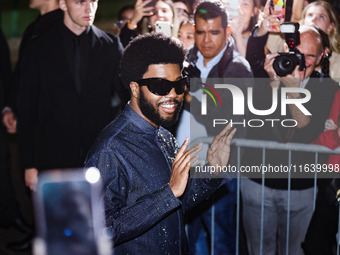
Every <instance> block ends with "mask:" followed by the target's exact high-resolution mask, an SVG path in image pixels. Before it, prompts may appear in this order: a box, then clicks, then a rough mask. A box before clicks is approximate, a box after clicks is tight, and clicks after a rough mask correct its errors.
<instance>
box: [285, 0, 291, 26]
mask: <svg viewBox="0 0 340 255" xmlns="http://www.w3.org/2000/svg"><path fill="white" fill-rule="evenodd" d="M292 11H293V0H286V9H285V22H290V19H291V18H292Z"/></svg>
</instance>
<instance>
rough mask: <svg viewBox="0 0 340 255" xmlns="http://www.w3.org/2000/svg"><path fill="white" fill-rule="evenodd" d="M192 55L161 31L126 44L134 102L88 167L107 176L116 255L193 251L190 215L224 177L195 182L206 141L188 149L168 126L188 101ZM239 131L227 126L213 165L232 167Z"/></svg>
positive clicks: (103, 137)
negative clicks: (186, 72) (193, 172)
mask: <svg viewBox="0 0 340 255" xmlns="http://www.w3.org/2000/svg"><path fill="white" fill-rule="evenodd" d="M185 53H186V52H185V50H184V48H183V46H182V44H180V43H179V42H178V41H177V40H174V39H172V38H170V37H166V36H164V35H162V34H157V33H155V34H154V33H151V34H147V35H144V36H140V37H137V38H135V39H134V40H133V41H132V42H131V43H130V44H129V45H128V46H127V48H126V50H125V52H124V56H123V59H122V63H121V78H122V80H123V83H124V85H125V86H126V87H127V88H129V89H130V94H131V100H130V102H129V104H128V105H126V107H125V110H124V111H123V113H122V114H121V115H120V116H119V117H118V118H116V119H115V120H114V121H113V122H111V123H110V124H109V125H108V126H107V127H106V128H105V129H104V130H103V131H102V133H101V134H100V135H99V137H98V138H97V140H96V143H95V144H94V146H93V147H92V149H91V150H90V152H89V155H88V158H87V162H86V166H87V167H92V166H95V167H97V168H98V169H99V170H100V171H101V174H102V178H103V183H104V188H105V207H106V220H107V226H108V229H109V230H110V231H111V233H112V235H113V243H114V249H115V253H116V254H149V255H150V254H151V255H152V254H157V255H158V254H187V252H188V246H187V241H186V235H185V228H184V213H185V211H187V210H189V209H190V208H192V207H193V206H195V205H196V204H197V203H199V202H200V201H202V200H204V199H207V198H208V197H209V196H210V195H211V194H212V193H213V192H214V191H215V190H216V189H217V188H218V186H219V185H220V184H221V183H222V181H223V179H221V178H212V179H198V178H195V179H189V180H188V177H189V169H190V165H191V163H193V162H194V161H196V160H197V157H196V154H197V153H198V152H199V151H200V150H201V148H202V145H201V144H198V145H196V146H193V147H192V148H191V149H190V150H186V147H187V145H188V141H189V139H186V141H185V142H184V143H183V145H182V147H181V148H178V145H177V142H176V140H175V138H174V137H173V136H172V135H171V133H170V132H169V131H168V130H166V129H165V128H163V127H169V126H171V125H173V124H174V123H175V122H176V120H177V118H178V113H179V111H180V109H181V106H182V101H183V96H184V90H185V87H186V80H185V78H183V77H182V75H181V69H182V67H183V66H182V65H183V61H184V57H185ZM234 133H235V130H234V131H231V132H230V126H227V127H226V128H225V129H224V130H223V131H222V132H221V133H220V134H219V135H217V136H216V138H215V140H214V141H213V142H212V145H211V147H210V149H209V151H208V155H207V159H208V162H209V164H210V166H217V165H219V166H224V165H226V164H227V162H228V159H229V152H230V142H231V139H232V137H233V135H234ZM216 177H219V176H216Z"/></svg>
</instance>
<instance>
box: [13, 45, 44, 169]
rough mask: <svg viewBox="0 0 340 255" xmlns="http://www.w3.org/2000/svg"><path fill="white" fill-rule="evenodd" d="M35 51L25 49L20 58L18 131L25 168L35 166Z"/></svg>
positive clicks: (37, 102) (36, 64)
mask: <svg viewBox="0 0 340 255" xmlns="http://www.w3.org/2000/svg"><path fill="white" fill-rule="evenodd" d="M36 54H37V52H35V51H33V50H30V51H27V54H25V57H23V59H22V66H23V67H24V68H22V71H21V78H20V84H19V92H18V93H19V95H18V96H19V105H18V114H19V122H18V132H19V149H20V155H21V157H22V158H21V162H22V164H23V167H24V168H25V169H27V168H36V167H37V165H36V161H35V159H36V156H35V155H36V139H37V138H36V130H37V125H38V106H39V87H40V78H39V77H40V76H39V68H38V62H37V59H36Z"/></svg>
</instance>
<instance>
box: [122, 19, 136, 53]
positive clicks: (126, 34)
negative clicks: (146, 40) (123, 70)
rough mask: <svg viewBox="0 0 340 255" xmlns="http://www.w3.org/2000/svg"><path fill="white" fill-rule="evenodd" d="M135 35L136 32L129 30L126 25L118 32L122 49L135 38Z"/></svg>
mask: <svg viewBox="0 0 340 255" xmlns="http://www.w3.org/2000/svg"><path fill="white" fill-rule="evenodd" d="M136 35H137V30H135V29H134V30H131V29H129V28H128V27H127V24H125V26H124V27H123V28H122V30H121V31H120V35H119V37H120V40H121V42H122V44H123V46H124V48H125V47H126V46H127V45H128V44H129V42H131V41H132V40H133V38H135V37H136Z"/></svg>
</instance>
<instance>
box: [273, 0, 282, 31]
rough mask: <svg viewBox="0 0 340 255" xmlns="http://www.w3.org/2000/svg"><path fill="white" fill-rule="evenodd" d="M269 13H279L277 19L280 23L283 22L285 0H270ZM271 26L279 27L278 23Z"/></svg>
mask: <svg viewBox="0 0 340 255" xmlns="http://www.w3.org/2000/svg"><path fill="white" fill-rule="evenodd" d="M270 13H271V14H274V15H280V16H279V17H278V19H279V20H280V23H283V22H284V19H285V0H271V1H270ZM273 28H280V25H276V26H273Z"/></svg>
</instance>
